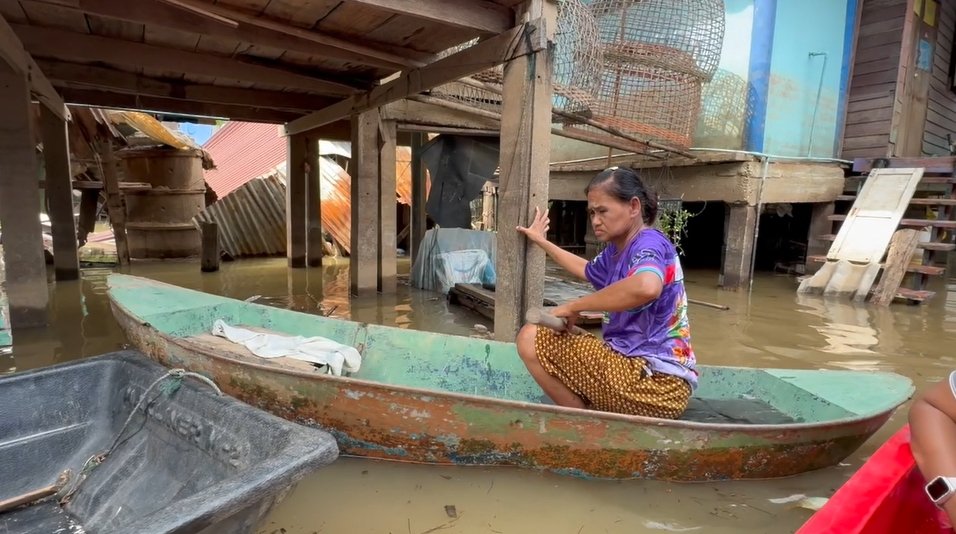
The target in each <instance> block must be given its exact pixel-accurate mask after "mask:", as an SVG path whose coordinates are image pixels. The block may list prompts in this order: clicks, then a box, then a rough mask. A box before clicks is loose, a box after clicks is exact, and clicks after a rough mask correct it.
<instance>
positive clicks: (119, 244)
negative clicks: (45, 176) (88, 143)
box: [96, 139, 129, 267]
mask: <svg viewBox="0 0 956 534" xmlns="http://www.w3.org/2000/svg"><path fill="white" fill-rule="evenodd" d="M96 145H97V152H98V153H99V155H100V161H101V163H102V165H103V190H104V191H105V192H106V207H107V209H108V210H109V216H110V226H112V227H113V238H114V239H115V240H116V256H117V258H118V260H119V264H120V266H121V267H125V266H127V265H129V241H128V240H127V239H126V201H125V200H124V199H123V195H122V193H120V188H119V176H118V173H117V172H116V158H115V157H113V145H112V143H110V141H107V140H104V139H99V140H97V141H96Z"/></svg>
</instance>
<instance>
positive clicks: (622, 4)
mask: <svg viewBox="0 0 956 534" xmlns="http://www.w3.org/2000/svg"><path fill="white" fill-rule="evenodd" d="M591 12H592V13H593V15H594V18H595V20H596V22H597V24H598V32H599V33H600V39H601V43H602V44H603V45H604V48H605V53H604V57H605V63H606V64H607V63H611V64H615V63H629V64H635V63H636V64H641V65H648V66H656V67H659V68H662V69H666V70H672V71H677V72H683V73H685V74H688V75H690V76H693V77H696V78H700V79H701V80H702V81H706V80H709V79H710V78H711V76H713V74H714V72H715V71H716V70H717V64H718V63H719V62H720V51H721V48H722V46H723V40H724V2H723V0H595V1H594V2H592V3H591Z"/></svg>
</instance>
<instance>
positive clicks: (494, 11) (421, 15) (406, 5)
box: [353, 0, 514, 33]
mask: <svg viewBox="0 0 956 534" xmlns="http://www.w3.org/2000/svg"><path fill="white" fill-rule="evenodd" d="M353 2H354V3H357V4H365V5H367V6H372V7H377V8H379V9H384V10H386V11H391V12H392V13H398V14H399V15H408V16H410V17H415V18H418V19H423V20H427V21H429V22H437V23H439V24H445V25H448V26H455V27H457V28H466V29H469V30H478V31H480V32H485V33H501V32H504V31H506V30H507V29H508V28H510V27H511V26H513V25H514V12H513V11H512V10H511V9H508V8H507V7H505V6H502V5H499V4H496V3H494V2H490V1H487V0H353Z"/></svg>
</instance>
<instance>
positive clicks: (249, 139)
mask: <svg viewBox="0 0 956 534" xmlns="http://www.w3.org/2000/svg"><path fill="white" fill-rule="evenodd" d="M203 149H204V150H206V152H208V153H209V155H210V156H211V157H212V159H213V161H215V162H216V168H215V169H212V170H207V171H206V183H207V184H208V185H209V187H210V188H212V190H213V191H215V192H216V194H217V195H218V196H219V198H223V197H225V196H226V195H228V194H229V193H230V192H232V191H234V190H236V189H237V188H238V187H239V186H241V185H242V184H244V183H246V182H248V181H249V180H252V179H253V178H256V177H259V176H263V175H265V174H268V173H269V172H270V171H271V170H272V169H275V168H276V167H277V166H278V165H280V164H282V163H283V162H285V160H286V154H287V151H288V147H287V146H286V139H285V137H284V136H282V135H281V134H280V133H279V126H278V125H275V124H260V123H251V122H238V121H231V122H228V123H226V125H225V126H223V127H222V128H220V129H219V130H218V131H217V132H216V133H214V134H213V135H212V137H210V138H209V141H207V142H206V144H205V145H203ZM319 152H320V155H322V156H328V155H338V156H344V157H349V158H350V157H351V154H352V150H351V144H350V143H347V142H345V141H322V142H320V143H319ZM329 161H331V160H329ZM395 161H396V164H395V172H396V176H395V179H396V192H397V194H398V200H399V202H401V203H402V204H406V205H408V204H411V201H412V151H411V149H410V148H408V147H405V146H399V147H397V148H396V150H395ZM340 168H341V167H340ZM343 172H344V171H343ZM344 176H345V179H346V180H347V181H351V178H350V177H349V175H348V174H345V175H344ZM425 189H426V192H427V190H428V183H427V180H426V185H425Z"/></svg>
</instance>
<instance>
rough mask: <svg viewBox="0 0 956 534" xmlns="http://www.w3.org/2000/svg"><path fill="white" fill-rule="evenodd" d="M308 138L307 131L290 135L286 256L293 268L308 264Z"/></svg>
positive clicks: (286, 201) (286, 205)
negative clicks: (306, 220)
mask: <svg viewBox="0 0 956 534" xmlns="http://www.w3.org/2000/svg"><path fill="white" fill-rule="evenodd" d="M308 144H309V141H308V137H307V136H306V135H305V134H294V135H290V136H289V152H288V154H289V164H288V176H286V186H285V207H286V213H285V216H286V258H287V259H288V263H289V267H292V268H300V267H305V254H306V227H305V216H306V195H307V189H308V188H307V185H306V183H307V179H306V177H307V175H308V173H307V170H306V165H307V161H308V152H309V148H308Z"/></svg>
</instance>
